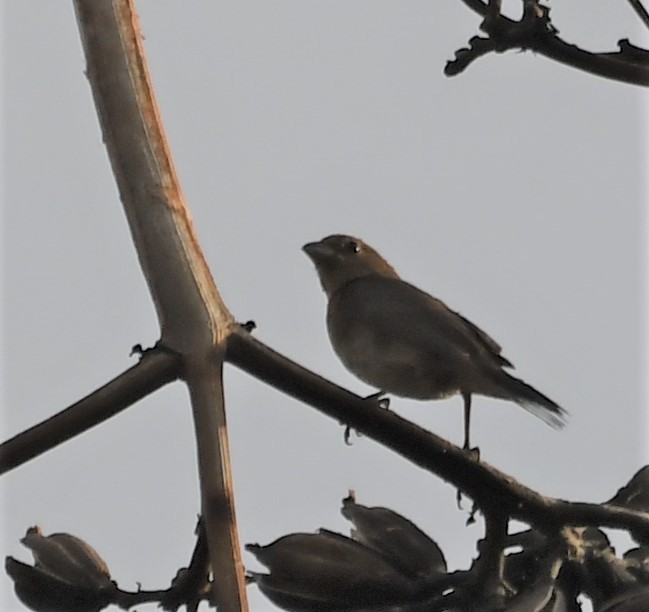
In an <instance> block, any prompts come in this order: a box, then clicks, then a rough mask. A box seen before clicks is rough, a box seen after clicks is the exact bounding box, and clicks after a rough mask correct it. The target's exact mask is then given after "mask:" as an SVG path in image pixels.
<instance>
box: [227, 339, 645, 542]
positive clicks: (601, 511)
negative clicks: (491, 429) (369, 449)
mask: <svg viewBox="0 0 649 612" xmlns="http://www.w3.org/2000/svg"><path fill="white" fill-rule="evenodd" d="M226 360H227V361H229V362H230V363H233V364H234V365H236V366H238V367H240V368H241V369H243V370H245V371H246V372H248V373H250V374H252V375H253V376H255V377H257V378H259V379H260V380H263V381H265V382H267V383H268V384H270V385H272V386H273V387H275V388H277V389H280V390H281V391H284V392H285V393H288V394H289V395H292V396H293V397H296V398H297V399H300V400H302V401H304V402H306V403H308V404H310V405H311V406H313V407H314V408H316V409H318V410H320V411H321V412H323V413H324V414H327V415H328V416H330V417H332V418H334V419H336V420H338V421H339V422H341V423H346V424H348V425H350V426H351V427H353V428H354V429H357V430H358V431H359V432H360V433H362V434H364V435H366V436H368V437H370V438H372V439H374V440H376V441H377V442H380V443H381V444H383V445H385V446H387V447H388V448H390V449H392V450H393V451H395V452H397V453H399V454H400V455H401V456H403V457H405V458H406V459H408V460H409V461H412V462H413V463H415V464H416V465H418V466H420V467H422V468H423V469H425V470H428V471H430V472H432V473H434V474H437V475H438V476H439V477H440V478H443V479H444V480H446V481H447V482H449V483H451V484H453V485H454V486H455V487H457V488H459V489H460V490H461V491H462V492H463V493H465V494H466V495H467V496H469V497H471V498H472V499H474V500H475V501H476V503H477V504H478V506H479V507H480V508H481V509H482V510H483V511H484V512H488V511H489V510H490V509H492V508H495V509H499V510H500V511H501V512H503V513H505V514H507V515H508V516H509V517H510V518H515V519H518V520H520V521H523V522H525V523H528V524H529V525H531V526H533V527H536V528H537V529H538V530H539V531H541V532H542V533H544V534H546V535H549V536H551V537H552V536H554V535H555V534H556V533H557V530H558V529H559V528H561V527H563V526H570V525H594V526H603V527H613V528H616V529H624V530H627V531H629V532H630V533H631V534H632V535H633V537H635V538H636V539H637V540H638V541H641V542H642V541H644V542H649V514H647V513H644V512H636V511H633V510H628V509H626V508H622V507H617V506H613V505H606V504H601V505H600V504H589V503H580V502H566V501H563V500H559V499H554V498H551V497H546V496H543V495H540V494H539V493H536V492H535V491H533V490H532V489H529V488H527V487H525V486H524V485H522V484H520V483H519V482H517V481H516V480H515V479H514V478H512V477H511V476H509V475H507V474H505V473H504V472H501V471H500V470H497V469H496V468H494V467H492V466H490V465H489V464H487V463H485V462H483V461H476V460H475V459H472V457H471V456H470V455H469V454H467V453H465V452H463V451H462V449H460V448H459V447H457V446H455V445H453V444H451V443H450V442H447V441H446V440H444V439H442V438H440V437H439V436H436V435H435V434H433V433H430V432H429V431H426V430H425V429H423V428H421V427H419V426H418V425H415V424H414V423H411V422H409V421H407V420H406V419H403V418H401V417H400V416H398V415H397V414H395V413H394V412H392V411H390V410H385V409H383V408H380V407H379V405H378V404H377V402H376V401H369V400H365V399H364V398H361V397H358V396H357V395H354V394H353V393H350V392H349V391H346V390H345V389H342V388H341V387H338V386H336V385H334V384H332V383H330V382H329V381H327V380H325V379H324V378H322V377H321V376H318V375H317V374H314V373H313V372H310V371H308V370H306V369H304V368H302V367H301V366H299V365H298V364H296V363H295V362H293V361H291V360H289V359H287V358H286V357H283V356H282V355H280V354H279V353H276V352H275V351H273V350H272V349H270V348H268V347H267V346H265V345H264V344H262V343H261V342H259V341H258V340H256V339H255V338H253V337H252V336H251V335H250V334H248V333H247V332H245V331H243V330H239V331H236V332H234V333H233V334H232V335H230V336H229V338H228V342H227V353H226Z"/></svg>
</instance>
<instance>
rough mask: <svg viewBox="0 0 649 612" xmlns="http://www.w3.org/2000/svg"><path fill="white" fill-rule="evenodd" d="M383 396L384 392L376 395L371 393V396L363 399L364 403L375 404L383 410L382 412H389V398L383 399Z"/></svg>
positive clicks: (378, 392)
mask: <svg viewBox="0 0 649 612" xmlns="http://www.w3.org/2000/svg"><path fill="white" fill-rule="evenodd" d="M384 395H385V391H377V392H376V393H372V395H368V396H367V397H366V398H364V399H365V401H366V402H375V403H376V404H378V406H379V408H383V410H390V398H389V397H383V396H384Z"/></svg>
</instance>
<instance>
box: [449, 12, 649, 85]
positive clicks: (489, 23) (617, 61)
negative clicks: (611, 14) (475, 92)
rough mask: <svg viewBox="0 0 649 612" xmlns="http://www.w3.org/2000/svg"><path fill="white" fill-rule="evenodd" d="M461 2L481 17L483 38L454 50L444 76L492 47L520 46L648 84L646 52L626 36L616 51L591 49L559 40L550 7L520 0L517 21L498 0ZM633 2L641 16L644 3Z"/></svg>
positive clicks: (598, 72) (599, 72) (576, 65)
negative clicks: (484, 36) (504, 10)
mask: <svg viewBox="0 0 649 612" xmlns="http://www.w3.org/2000/svg"><path fill="white" fill-rule="evenodd" d="M631 1H632V0H631ZM462 2H464V4H466V5H467V6H468V7H469V8H470V9H472V10H473V11H475V12H476V13H478V14H479V15H480V16H481V17H483V21H482V23H481V24H480V29H481V30H482V31H483V32H485V33H486V34H487V38H483V37H479V36H475V37H473V38H471V40H470V41H469V47H468V48H462V49H459V50H458V51H456V54H455V55H456V57H455V59H454V60H451V61H449V62H447V64H446V68H445V69H444V73H445V74H446V75H447V76H454V75H457V74H459V73H460V72H462V71H463V70H465V69H466V68H467V66H469V64H471V63H472V62H473V61H475V60H476V59H478V58H479V57H482V56H483V55H486V54H487V53H490V52H492V51H495V52H496V53H503V52H505V51H508V50H511V49H522V50H531V51H534V52H535V53H538V54H540V55H544V56H546V57H548V58H550V59H553V60H556V61H558V62H560V63H562V64H565V65H567V66H571V67H573V68H577V69H579V70H584V71H586V72H590V73H591V74H595V75H597V76H601V77H605V78H609V79H614V80H617V81H623V82H626V83H631V84H634V85H643V86H649V52H648V51H647V50H645V49H641V48H640V47H635V46H633V45H630V44H629V42H628V41H627V40H621V41H619V42H618V47H619V51H615V52H609V53H592V52H590V51H586V50H584V49H581V48H579V47H577V46H576V45H572V44H569V43H567V42H565V41H564V40H562V39H561V38H560V37H559V36H558V30H557V29H556V28H555V27H554V25H553V24H552V22H551V20H550V9H549V8H548V7H545V6H542V5H540V4H539V3H538V2H536V1H534V0H526V1H524V2H523V15H522V17H521V19H520V20H519V21H516V20H514V19H510V18H509V17H506V16H505V15H503V14H502V13H501V12H500V3H499V2H484V1H483V0H462ZM637 4H638V5H639V6H636V7H635V8H636V10H637V11H638V12H639V14H640V15H641V17H642V13H643V12H644V14H645V15H646V11H645V10H644V7H642V5H640V3H639V2H637ZM643 19H644V18H643Z"/></svg>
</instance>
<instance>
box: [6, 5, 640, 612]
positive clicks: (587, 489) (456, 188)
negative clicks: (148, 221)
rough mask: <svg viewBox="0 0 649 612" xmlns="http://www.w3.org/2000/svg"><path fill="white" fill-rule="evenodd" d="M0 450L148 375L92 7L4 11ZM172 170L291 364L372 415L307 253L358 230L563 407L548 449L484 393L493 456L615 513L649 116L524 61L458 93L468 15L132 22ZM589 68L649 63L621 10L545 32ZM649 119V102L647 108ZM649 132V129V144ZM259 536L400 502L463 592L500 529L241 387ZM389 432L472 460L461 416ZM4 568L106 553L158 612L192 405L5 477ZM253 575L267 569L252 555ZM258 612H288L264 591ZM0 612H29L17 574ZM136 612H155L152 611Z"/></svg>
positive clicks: (342, 525)
mask: <svg viewBox="0 0 649 612" xmlns="http://www.w3.org/2000/svg"><path fill="white" fill-rule="evenodd" d="M2 7H3V11H4V15H3V36H2V43H3V57H4V60H3V63H4V66H3V68H4V75H3V95H2V105H3V120H4V128H3V132H4V133H3V148H4V150H3V202H2V210H3V226H4V227H3V232H4V234H3V239H4V240H3V259H4V266H3V306H4V317H3V319H4V326H3V366H4V367H3V379H2V382H3V395H2V415H3V427H2V437H3V438H6V437H8V436H10V435H13V434H14V433H17V432H19V431H21V430H23V429H25V428H27V427H29V426H31V425H33V424H35V423H37V422H39V421H40V420H42V419H44V418H46V417H48V416H50V415H51V414H53V413H55V412H57V411H59V410H61V409H63V408H65V407H66V406H68V405H69V404H71V403H73V402H74V401H76V400H78V399H79V398H81V397H82V396H84V395H86V394H87V393H89V392H91V391H92V390H94V389H95V388H96V387H98V386H100V385H101V384H103V383H104V382H106V381H107V380H108V379H110V378H112V377H114V376H115V375H117V374H118V373H119V372H121V371H122V370H124V369H125V368H127V367H129V366H130V365H132V364H133V363H134V361H133V359H130V358H129V357H128V353H129V350H130V347H131V346H132V345H133V344H135V343H137V342H141V343H142V344H144V345H151V344H153V343H154V342H155V341H156V339H157V338H158V330H157V329H156V320H155V316H154V311H153V308H152V305H151V301H150V299H149V296H148V294H147V290H146V286H145V283H144V281H143V277H142V274H141V272H140V269H139V267H138V264H137V260H136V257H135V253H134V250H133V247H132V244H131V241H130V237H129V233H128V228H127V226H126V222H125V218H124V214H123V212H122V209H121V206H120V203H119V200H118V196H117V191H116V188H115V183H114V181H113V178H112V175H111V171H110V167H109V163H108V159H107V156H106V152H105V149H104V147H103V145H102V142H101V137H100V133H99V127H98V123H97V119H96V115H95V111H94V107H93V104H92V100H91V96H90V90H89V87H88V85H87V82H86V80H85V78H84V76H83V69H84V60H83V57H82V53H81V47H80V42H79V36H78V33H77V29H76V23H75V20H74V15H73V11H72V6H71V3H69V2H67V3H63V2H56V3H55V2H45V1H40V2H39V1H36V0H32V1H30V2H8V1H7V2H3V3H2ZM139 7H140V16H141V19H142V23H143V29H144V33H145V36H146V48H147V51H148V56H149V61H150V67H151V71H152V75H153V79H154V84H155V87H156V91H157V93H158V97H159V103H160V106H161V110H162V115H163V118H164V121H165V124H166V127H167V130H168V135H169V138H170V142H171V146H172V150H173V153H174V158H175V161H176V165H177V168H178V170H179V173H180V177H181V180H182V183H183V186H184V189H185V195H186V196H187V199H188V201H189V204H190V207H191V209H192V212H193V215H194V219H195V222H196V225H197V229H198V232H199V235H200V238H201V240H202V245H203V249H204V251H205V253H206V256H207V258H208V260H209V262H210V264H211V265H212V271H213V274H214V277H215V279H216V282H217V284H218V285H219V288H220V289H221V292H222V295H223V297H224V299H225V300H226V303H227V304H228V305H229V307H230V309H231V310H232V312H233V313H234V314H235V315H236V316H237V317H238V318H239V319H240V320H246V319H250V318H252V319H254V320H255V321H256V322H257V324H258V326H259V328H258V330H257V331H256V332H255V333H256V334H258V336H259V338H260V339H262V340H263V341H265V342H267V343H268V344H270V345H271V346H272V347H273V348H275V349H276V350H278V351H280V352H282V353H284V354H286V355H287V356H289V357H291V358H292V359H295V360H297V361H299V362H300V363H302V364H303V365H305V366H307V367H309V368H312V369H314V370H315V371H317V372H319V373H321V374H323V375H325V376H327V377H329V378H331V379H332V380H334V381H336V382H338V383H340V384H343V385H345V386H346V387H348V388H349V389H351V390H353V391H356V392H358V393H361V394H367V393H369V392H370V391H371V389H369V388H368V387H366V386H365V385H363V384H362V383H361V382H359V381H357V380H356V379H355V378H354V377H353V376H352V375H350V374H348V373H347V372H346V371H345V370H344V369H343V367H342V365H340V364H339V362H338V361H337V359H336V357H335V355H334V354H333V351H332V350H331V348H330V346H329V343H328V339H327V337H326V332H325V326H324V313H325V298H324V295H323V294H322V292H321V290H320V286H319V283H318V280H317V278H316V275H315V271H314V269H313V266H312V264H311V263H310V262H309V261H308V260H307V258H306V257H305V256H304V254H303V253H301V252H300V247H301V245H302V244H303V243H305V242H307V241H311V240H316V239H319V238H322V237H323V236H325V235H327V234H329V233H332V232H343V233H351V234H356V235H359V236H361V237H362V238H364V239H365V240H367V241H368V242H369V243H370V244H372V245H373V246H375V247H376V248H377V249H378V250H379V251H380V252H381V253H382V254H383V255H385V257H386V258H387V259H388V260H389V261H390V262H391V263H392V264H393V265H394V266H395V268H396V269H397V270H398V271H399V272H400V273H401V275H402V276H403V277H404V278H406V279H407V280H410V281H411V282H413V283H415V284H417V285H419V286H420V287H421V288H422V289H425V290H427V291H429V292H431V293H432V294H434V295H436V296H438V297H440V298H442V299H443V300H445V301H446V302H447V303H448V304H449V305H450V306H451V307H452V308H454V309H457V310H459V311H461V312H462V313H463V314H464V315H465V316H467V317H469V318H470V319H471V320H473V321H474V322H475V323H477V324H478V325H480V326H481V327H483V328H484V329H485V330H486V331H487V332H488V333H489V334H491V335H493V336H494V337H495V339H496V340H498V341H499V342H500V343H501V344H502V345H503V347H504V354H505V355H506V356H507V357H508V358H510V359H511V360H512V361H513V362H514V363H515V364H516V365H517V370H518V373H519V375H520V376H521V377H522V378H523V379H525V380H526V381H528V382H529V383H531V384H533V385H534V386H536V387H538V388H539V389H540V390H541V391H543V392H544V393H546V394H547V395H549V396H550V397H552V398H553V399H555V400H556V401H557V402H559V403H561V404H562V405H563V406H564V407H565V408H566V409H567V410H568V411H569V412H570V413H571V419H570V423H569V426H568V427H567V428H566V429H565V430H564V431H561V432H556V431H553V430H552V429H550V428H548V427H547V426H545V425H544V424H543V423H542V422H541V421H540V420H538V419H535V418H534V417H532V416H530V415H529V414H527V413H526V412H525V411H523V410H521V409H520V408H518V407H517V406H515V405H514V404H511V403H505V402H500V401H496V400H489V399H486V398H481V397H479V398H476V400H475V403H474V406H475V409H474V424H473V429H472V437H473V439H474V441H475V442H476V443H478V444H479V445H480V447H481V450H482V457H483V458H484V460H486V461H488V462H491V463H493V464H494V465H496V466H497V467H499V468H500V469H502V470H503V471H505V472H509V473H511V474H512V475H514V476H515V477H517V478H520V479H521V480H522V481H523V482H524V483H525V484H527V485H529V486H531V487H534V488H536V489H537V490H539V491H540V492H542V493H545V494H548V495H554V496H560V497H564V498H570V499H575V500H587V501H601V500H604V499H607V498H609V497H610V496H611V495H612V494H613V493H614V492H615V491H616V490H617V488H618V487H619V486H621V485H622V484H624V483H625V482H626V481H627V480H628V479H629V478H630V477H631V475H632V474H633V473H634V472H635V471H636V470H637V469H638V468H639V467H640V466H641V465H642V464H643V463H646V462H647V458H648V456H649V452H648V450H647V448H646V446H643V444H644V440H645V439H646V433H647V431H646V429H647V421H646V419H645V416H644V415H645V412H646V407H647V397H646V395H645V393H644V391H645V385H644V382H643V373H644V370H645V368H646V364H647V360H646V357H645V353H646V350H645V349H646V320H645V318H644V314H643V313H644V310H645V309H646V301H645V282H644V276H645V274H646V267H645V262H644V253H645V252H646V213H645V209H644V206H645V205H646V199H647V198H646V191H645V192H643V182H642V172H643V171H644V170H646V161H647V160H646V140H645V138H644V136H643V128H644V126H645V125H646V112H645V113H644V115H643V110H644V109H643V94H641V91H640V89H639V88H637V87H632V86H630V85H624V84H620V83H616V82H612V81H606V80H603V79H598V78H596V77H593V76H591V75H588V74H583V73H580V72H577V71H575V70H571V69H568V68H566V67H563V66H561V65H558V64H555V63H553V62H551V61H549V60H546V59H544V58H542V57H535V56H533V55H531V54H528V53H524V54H522V53H518V54H517V53H508V54H506V55H502V56H495V55H492V56H488V57H486V58H484V59H482V60H479V61H478V62H476V63H475V64H474V65H473V66H472V67H471V68H470V69H469V70H468V71H467V72H466V73H465V74H463V75H460V76H458V77H455V78H453V79H448V78H446V77H444V76H443V74H442V70H443V67H444V64H445V62H446V60H447V59H450V58H451V57H453V54H454V51H455V50H456V49H457V48H459V47H461V46H464V45H465V44H466V41H467V40H468V38H469V37H471V36H473V35H474V34H475V33H476V29H477V25H478V18H477V16H476V15H474V14H473V13H471V12H470V11H469V10H468V9H466V8H465V7H464V6H463V5H462V4H461V3H460V2H459V0H446V1H444V2H428V1H425V0H411V1H409V2H397V1H395V0H392V1H388V0H352V1H349V0H346V1H344V2H343V1H342V0H326V1H325V0H311V1H310V2H303V1H299V0H274V1H273V2H268V0H247V1H244V2H242V1H241V0H236V1H235V0H220V1H219V2H216V3H215V2H206V1H203V2H193V3H190V4H188V3H179V2H160V1H159V0H158V1H156V2H154V1H152V0H146V1H144V0H141V1H140V3H139ZM552 14H553V17H554V19H555V23H556V25H557V26H558V27H559V28H560V30H561V33H562V35H563V36H564V37H565V38H566V39H568V40H570V41H572V42H577V43H581V44H584V45H589V46H590V47H591V48H593V49H595V50H612V49H613V48H614V46H615V43H616V41H617V40H618V39H619V38H624V37H630V38H631V41H632V42H636V43H638V44H639V43H644V44H645V45H646V44H647V42H648V40H647V36H646V35H644V33H642V34H643V36H642V37H641V36H640V34H641V31H640V26H639V23H638V20H637V19H636V18H635V15H634V14H633V12H632V11H631V9H630V8H629V6H628V4H627V3H626V2H623V1H621V0H616V1H613V0H608V1H606V2H600V3H598V5H597V8H596V9H593V7H592V3H590V2H588V1H587V0H564V2H561V3H557V5H556V6H554V7H553V13H552ZM646 100H647V96H646V94H644V103H645V105H646ZM643 122H645V123H643ZM226 385H227V387H226V393H227V401H228V419H229V423H230V428H231V429H230V435H231V446H232V452H233V455H234V472H235V474H234V475H235V484H236V494H237V512H238V519H239V523H240V529H241V540H242V542H243V543H246V542H259V543H262V544H266V543H269V542H270V541H272V540H274V539H275V538H277V537H279V536H281V535H284V534H286V533H289V532H294V531H301V530H302V531H314V530H316V529H317V528H319V527H321V526H325V527H328V528H330V529H334V530H339V531H346V530H347V529H348V524H347V523H346V522H345V521H344V520H343V519H342V517H340V515H339V507H340V500H341V498H342V497H344V496H345V495H346V493H347V490H348V489H350V488H353V489H356V491H357V495H358V499H359V502H360V503H363V504H368V505H374V504H376V505H384V506H388V507H390V508H392V509H394V510H396V511H398V512H400V513H402V514H404V515H405V516H407V517H408V518H410V519H411V520H413V521H414V522H415V523H417V524H418V525H419V526H420V527H421V528H422V529H424V530H425V531H426V532H427V533H428V534H430V536H431V537H433V538H435V539H436V540H437V541H438V542H439V544H440V546H441V547H442V549H443V550H444V552H445V554H446V556H447V559H448V561H449V564H450V566H451V568H461V567H467V566H468V564H469V563H470V558H471V555H472V554H473V553H474V550H473V546H474V544H475V541H476V539H477V538H478V537H479V535H480V534H481V526H480V521H478V524H477V525H476V526H473V527H468V528H467V527H464V523H465V520H466V514H465V513H462V512H458V510H457V509H456V506H455V497H454V491H453V490H452V489H451V487H449V486H447V485H445V484H444V483H442V482H441V481H440V480H439V479H438V478H437V477H435V476H432V475H430V474H428V473H426V472H423V471H422V470H419V469H417V468H415V467H413V466H411V465H410V464H408V463H407V462H406V461H405V460H403V459H402V458H400V457H397V456H395V455H394V454H392V453H391V452H390V451H388V450H386V449H384V448H383V447H380V446H379V445H377V444H375V443H374V442H372V441H371V440H369V439H367V438H362V439H359V440H356V441H355V443H354V445H353V446H352V447H346V446H345V445H344V444H343V440H342V428H341V427H340V426H339V425H338V424H336V423H334V422H333V421H331V420H329V419H328V418H326V417H324V416H322V415H320V414H319V413H318V412H316V411H314V410H312V409H311V408H309V407H307V406H304V405H301V404H300V403H298V402H297V401H295V400H292V399H290V398H288V397H285V396H283V395H281V394H280V393H278V392H277V391H275V390H273V389H271V388H269V387H267V386H265V385H264V384H262V383H260V382H257V381H255V380H254V379H252V378H250V377H248V376H247V375H245V374H243V373H241V372H239V371H237V370H236V369H234V368H231V367H229V368H228V369H227V372H226ZM391 407H392V409H393V410H395V411H396V412H398V413H399V414H402V415H404V416H406V417H408V418H411V419H412V420H414V421H416V422H417V423H419V424H421V425H423V426H424V427H426V428H429V429H431V430H432V431H434V432H436V433H439V434H440V435H443V436H446V437H449V439H451V440H453V441H454V442H456V443H461V440H462V429H461V423H462V410H461V400H460V399H459V398H454V399H449V400H445V401H440V402H426V403H419V402H410V401H405V400H402V399H394V400H393V401H392V405H391ZM0 488H1V489H0V490H1V492H2V496H3V501H4V510H3V525H2V526H3V529H2V552H3V554H4V555H7V554H11V555H13V556H17V557H19V558H21V559H24V560H26V559H30V555H29V554H28V551H27V550H26V549H24V548H23V547H22V546H21V545H20V544H19V543H18V540H19V539H20V538H21V537H22V536H23V535H24V532H25V530H26V528H27V527H28V526H30V525H33V524H36V523H37V524H39V525H41V526H42V527H43V529H44V530H45V532H46V533H50V532H56V531H68V532H71V533H74V534H75V535H77V536H79V537H81V538H84V539H86V540H87V541H88V542H89V543H91V544H92V545H93V546H94V547H95V548H96V549H97V551H98V552H99V553H100V554H101V555H102V556H103V557H104V558H105V560H106V561H107V563H108V564H109V566H110V568H111V570H112V573H113V577H114V578H115V579H116V580H117V581H118V583H119V585H120V586H121V587H122V588H129V589H135V588H136V584H137V583H138V582H140V583H141V584H142V587H143V588H145V589H153V588H165V587H166V586H168V584H169V581H170V580H171V578H172V577H173V576H174V575H175V573H176V570H177V569H178V568H179V567H181V566H184V565H185V564H186V563H187V562H188V560H189V556H190V553H191V550H192V546H193V543H194V539H193V535H192V530H193V528H194V524H195V518H196V514H197V512H198V510H199V498H198V486H197V478H196V465H195V447H194V440H193V430H192V424H191V412H190V408H189V404H188V401H187V396H186V393H185V391H184V388H183V386H182V385H181V384H176V385H173V386H171V387H169V388H166V389H164V390H162V391H160V392H158V393H156V394H155V395H154V396H152V397H150V398H148V399H147V400H146V401H143V402H141V403H140V404H138V405H136V406H133V407H132V408H131V409H129V410H128V411H126V412H125V413H123V414H121V415H119V416H118V417H116V418H114V419H112V420H110V421H109V422H107V423H105V424H104V425H102V426H100V427H98V428H96V429H94V430H91V431H89V432H87V433H85V434H84V435H83V436H81V437H79V438H78V439H75V440H73V441H71V442H68V443H67V444H65V445H64V446H62V447H59V448H57V449H55V450H54V451H51V452H49V453H47V454H46V455H44V456H42V457H40V458H38V459H36V460H33V461H31V462H29V463H28V464H26V465H24V466H22V467H20V468H18V469H16V470H15V471H13V472H11V473H10V474H8V475H6V476H5V477H3V479H2V480H1V481H0ZM245 560H246V563H248V564H250V566H251V567H257V568H258V566H256V565H254V562H253V560H252V557H251V556H249V555H248V554H247V553H246V556H245ZM250 599H251V607H252V609H253V610H272V609H273V608H272V606H271V605H270V604H268V603H267V602H266V600H265V599H263V598H262V596H261V595H259V594H258V592H257V590H256V588H255V587H251V589H250ZM0 608H1V609H2V610H7V611H9V612H13V611H14V610H20V609H21V607H20V605H19V604H18V603H17V602H16V599H15V597H14V596H13V590H12V584H11V582H10V580H9V579H8V578H7V577H6V576H3V577H0ZM139 609H140V610H141V611H142V612H144V611H145V610H149V609H151V610H153V609H155V608H154V607H153V606H148V607H147V606H140V607H139Z"/></svg>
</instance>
